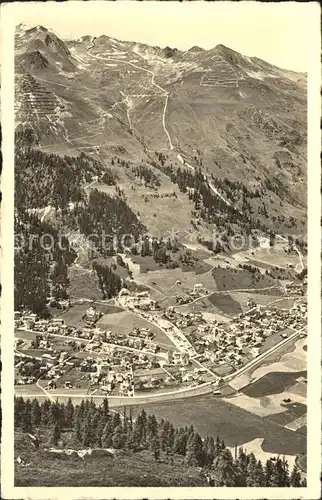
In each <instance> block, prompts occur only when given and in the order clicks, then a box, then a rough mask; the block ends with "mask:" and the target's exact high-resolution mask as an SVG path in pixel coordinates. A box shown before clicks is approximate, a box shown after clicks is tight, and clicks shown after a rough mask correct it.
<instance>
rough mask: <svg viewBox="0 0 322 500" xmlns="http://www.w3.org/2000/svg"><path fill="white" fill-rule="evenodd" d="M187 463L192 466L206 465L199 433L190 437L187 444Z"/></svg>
mask: <svg viewBox="0 0 322 500" xmlns="http://www.w3.org/2000/svg"><path fill="white" fill-rule="evenodd" d="M186 462H187V464H188V465H191V466H198V465H199V466H202V465H204V453H203V444H202V439H201V437H200V435H199V434H198V432H195V433H193V434H191V435H190V437H189V440H188V443H187V453H186Z"/></svg>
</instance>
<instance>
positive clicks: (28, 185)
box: [15, 138, 104, 212]
mask: <svg viewBox="0 0 322 500" xmlns="http://www.w3.org/2000/svg"><path fill="white" fill-rule="evenodd" d="M30 140H31V139H30ZM16 141H17V142H16V147H15V207H16V209H17V210H21V209H23V210H26V209H29V208H43V207H46V206H48V205H51V206H53V207H55V208H56V209H61V210H62V211H63V212H64V211H67V209H68V206H69V203H70V202H80V201H84V200H85V194H84V190H83V184H84V183H85V182H89V181H91V180H92V177H93V176H95V175H100V174H102V173H103V170H104V169H103V166H102V165H101V164H100V163H99V162H98V161H97V160H95V159H94V158H91V157H89V156H88V155H85V154H84V153H80V155H79V156H76V157H71V156H66V155H65V156H64V157H61V156H59V155H56V154H49V153H45V152H43V151H40V150H37V149H33V148H32V147H28V143H27V144H25V145H24V147H23V146H22V145H23V144H24V143H23V140H22V139H21V138H20V139H19V138H16Z"/></svg>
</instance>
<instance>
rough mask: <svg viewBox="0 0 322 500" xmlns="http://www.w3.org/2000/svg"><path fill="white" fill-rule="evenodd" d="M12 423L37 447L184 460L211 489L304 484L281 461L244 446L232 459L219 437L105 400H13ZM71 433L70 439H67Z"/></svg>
mask: <svg viewBox="0 0 322 500" xmlns="http://www.w3.org/2000/svg"><path fill="white" fill-rule="evenodd" d="M14 422H15V429H16V430H18V429H20V430H21V431H23V432H26V433H33V434H34V435H35V436H36V438H37V439H38V441H39V447H42V446H48V445H51V446H60V447H64V446H65V445H68V446H69V447H70V446H71V445H73V446H74V447H75V448H81V447H93V448H94V447H98V448H110V447H113V448H115V449H119V450H124V452H126V451H128V452H140V451H142V450H150V452H151V458H153V459H154V460H155V462H158V460H159V459H160V456H161V455H167V456H168V457H170V459H171V457H173V456H174V455H176V456H181V457H182V467H186V466H195V467H201V468H202V471H203V473H204V474H205V477H207V478H208V484H209V485H211V486H241V487H242V486H248V487H252V486H269V487H281V486H284V487H289V486H304V485H305V481H304V480H303V479H302V478H301V473H300V470H299V469H298V467H297V466H295V467H294V468H293V470H292V471H290V470H289V467H288V463H287V461H286V460H285V459H284V458H283V457H278V458H276V459H269V460H267V461H266V463H265V464H262V463H261V461H260V460H258V459H257V458H256V457H255V456H254V454H253V453H247V452H245V451H244V450H243V449H242V448H239V449H238V450H237V447H236V450H235V453H234V456H233V454H232V453H231V451H230V450H229V449H228V448H227V447H226V446H225V443H224V442H223V441H222V440H220V438H219V437H218V436H217V438H216V439H214V438H213V437H209V436H207V437H206V438H204V439H203V438H202V437H201V436H200V434H199V433H198V432H197V431H196V430H195V429H194V427H193V426H192V425H191V426H190V427H181V428H175V427H174V426H173V424H172V423H171V422H170V421H169V420H164V419H161V420H159V421H158V420H157V419H156V418H155V416H154V415H153V414H152V415H147V413H146V412H145V410H144V409H142V410H141V411H140V412H139V413H138V414H137V415H136V416H135V418H133V417H132V413H131V412H130V414H129V415H127V412H126V408H124V411H123V413H117V412H114V411H113V412H110V410H109V405H108V400H107V399H105V400H103V403H102V404H101V406H96V405H95V404H94V403H93V402H92V401H89V400H86V401H84V400H83V401H82V402H81V404H80V405H76V406H75V405H73V403H72V402H71V400H70V399H69V400H68V402H67V403H58V402H52V401H50V400H45V401H43V402H42V403H39V402H38V400H37V399H34V400H32V401H30V400H24V399H23V398H22V397H15V408H14ZM44 428H46V429H48V430H49V431H50V435H49V436H48V437H47V438H46V439H47V441H46V442H42V438H41V434H42V433H41V430H42V429H44ZM65 431H68V433H65ZM71 431H72V435H73V438H72V441H70V439H71V438H70V432H71ZM67 435H68V436H69V437H65V436H67ZM38 436H39V437H38ZM67 439H68V440H69V441H68V442H67Z"/></svg>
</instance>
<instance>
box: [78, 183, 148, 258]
mask: <svg viewBox="0 0 322 500" xmlns="http://www.w3.org/2000/svg"><path fill="white" fill-rule="evenodd" d="M73 216H74V219H75V220H76V223H77V227H79V230H80V232H81V233H83V234H85V236H90V235H91V236H92V235H94V234H95V235H97V238H95V241H94V243H95V245H96V248H97V250H98V251H99V252H101V254H102V255H114V254H115V252H116V251H117V250H118V249H116V248H115V244H114V245H113V238H115V237H116V239H117V240H118V241H119V237H120V236H123V235H126V234H128V235H131V236H132V237H134V239H135V240H138V238H139V236H140V235H141V234H142V233H143V232H145V231H146V228H145V227H144V225H143V224H142V222H140V221H139V219H138V218H137V216H136V215H135V213H134V212H133V211H132V210H131V208H130V207H129V206H128V205H127V204H126V202H125V201H124V200H123V199H122V198H120V197H111V196H109V195H108V194H106V193H103V192H101V191H98V190H97V189H93V190H92V191H91V192H90V195H89V199H88V202H87V203H86V204H84V205H78V206H76V207H75V210H74V212H73Z"/></svg>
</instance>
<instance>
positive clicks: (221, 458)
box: [212, 449, 236, 486]
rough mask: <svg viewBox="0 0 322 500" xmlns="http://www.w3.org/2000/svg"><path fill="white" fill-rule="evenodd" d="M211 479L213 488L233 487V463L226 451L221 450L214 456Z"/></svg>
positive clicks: (234, 479) (234, 474)
mask: <svg viewBox="0 0 322 500" xmlns="http://www.w3.org/2000/svg"><path fill="white" fill-rule="evenodd" d="M212 471H213V472H212V479H213V480H214V485H215V486H235V485H236V471H235V467H234V462H233V456H232V454H231V452H230V451H229V450H228V449H225V450H222V451H221V453H220V454H219V455H217V456H216V458H215V460H214V463H213V468H212Z"/></svg>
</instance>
